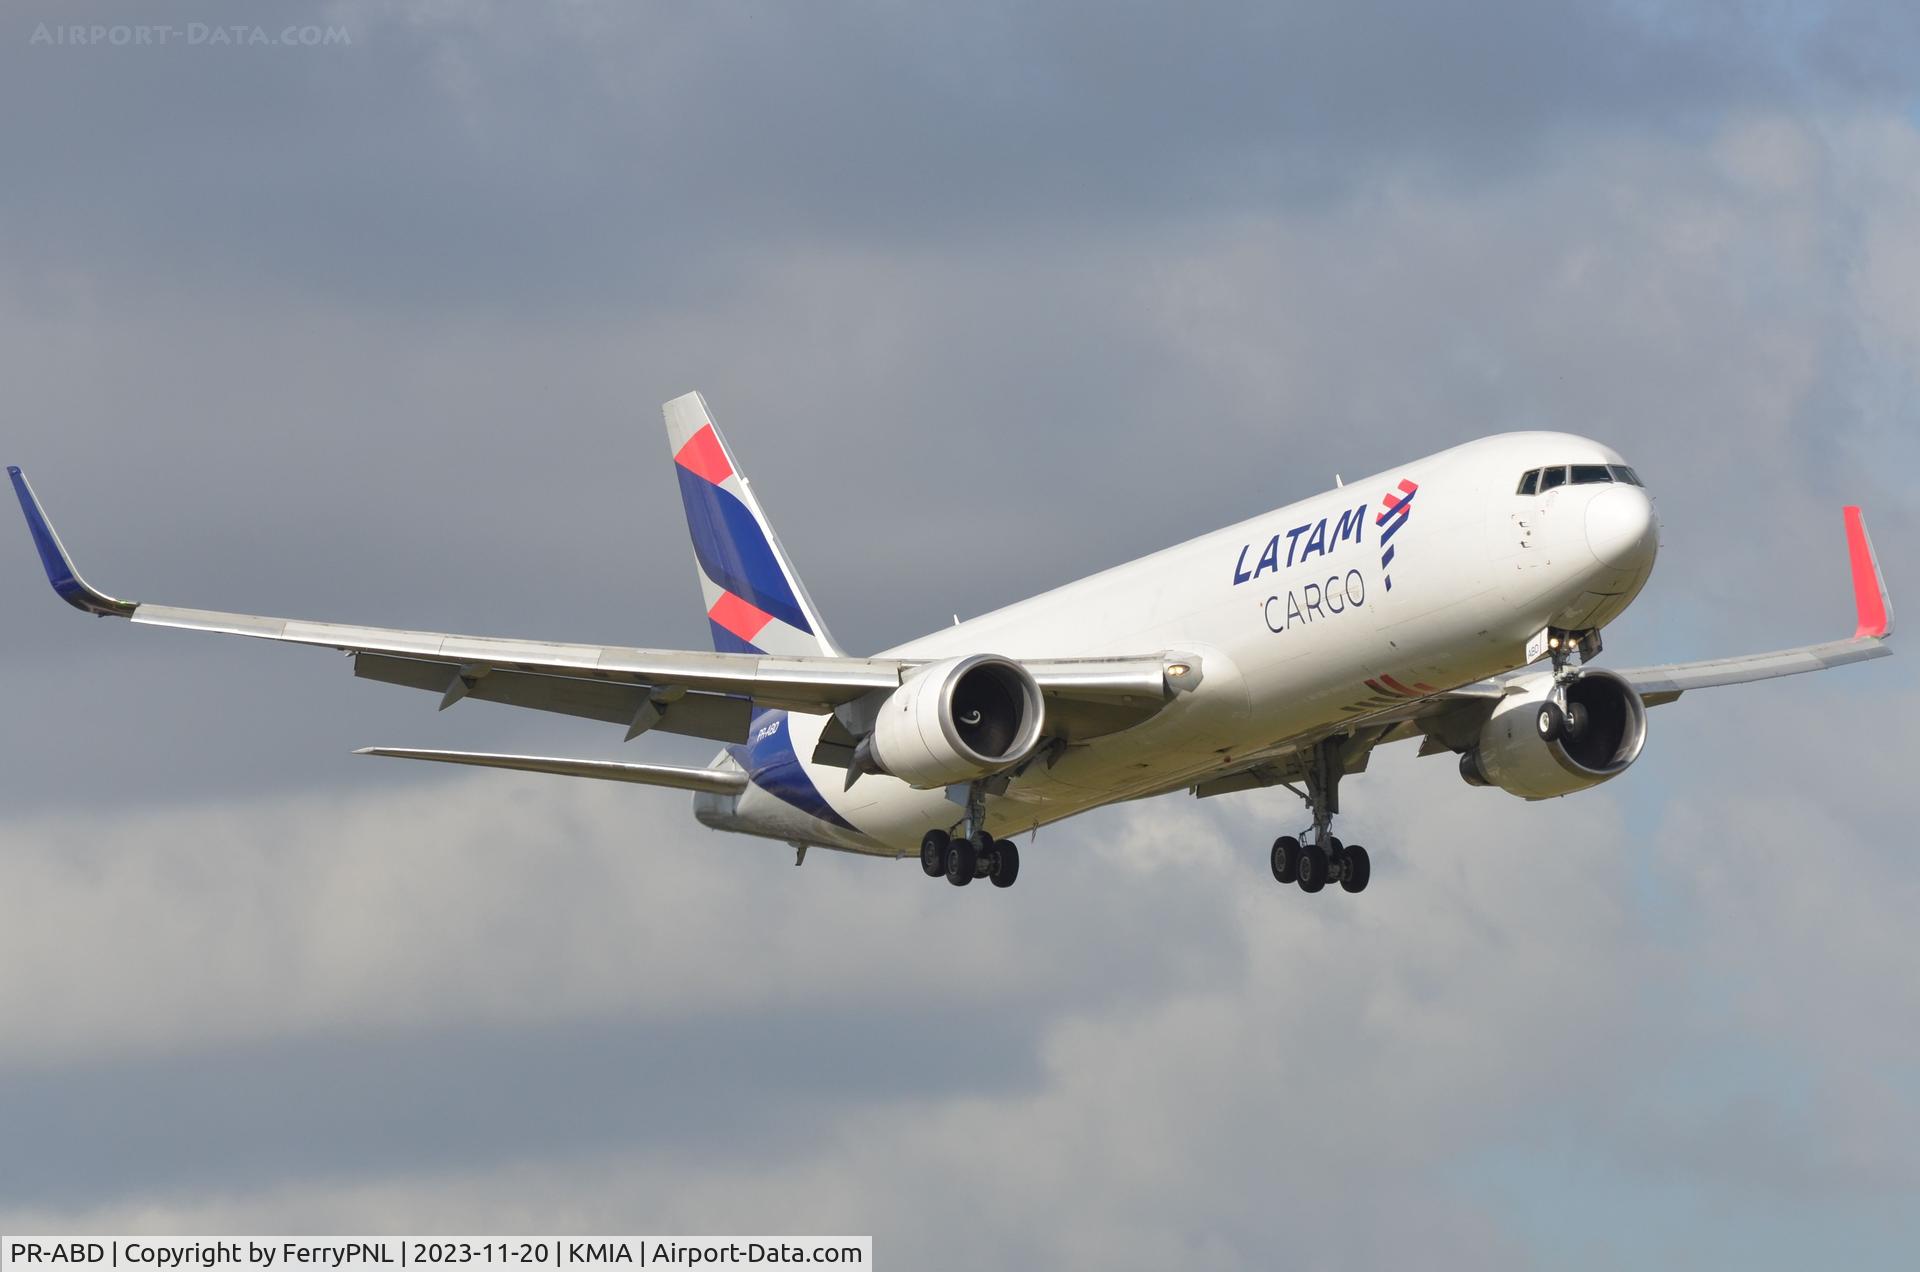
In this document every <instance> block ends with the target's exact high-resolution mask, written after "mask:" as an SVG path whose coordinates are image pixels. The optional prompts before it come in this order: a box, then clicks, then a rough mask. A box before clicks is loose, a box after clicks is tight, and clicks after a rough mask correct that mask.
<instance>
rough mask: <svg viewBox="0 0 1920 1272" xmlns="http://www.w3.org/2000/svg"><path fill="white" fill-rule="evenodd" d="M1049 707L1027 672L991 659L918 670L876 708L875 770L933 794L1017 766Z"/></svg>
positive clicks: (871, 744)
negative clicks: (943, 787)
mask: <svg viewBox="0 0 1920 1272" xmlns="http://www.w3.org/2000/svg"><path fill="white" fill-rule="evenodd" d="M1045 714H1046V706H1045V704H1044V702H1042V700H1041V697H1040V686H1039V685H1038V684H1037V683H1036V682H1035V681H1034V678H1033V676H1032V674H1031V673H1030V672H1028V671H1027V669H1026V668H1025V667H1022V666H1021V665H1020V664H1019V663H1017V662H1014V661H1013V660H1011V659H1008V658H1001V657H998V656H997V655H994V654H974V655H973V656H971V657H968V658H950V659H948V660H947V661H945V662H937V663H933V664H931V665H929V666H926V667H923V668H921V669H920V670H919V671H918V672H916V673H914V676H913V678H912V679H911V680H909V681H907V683H905V684H903V685H901V686H900V687H899V688H898V689H896V690H894V691H893V693H892V694H891V695H890V696H889V697H888V698H887V700H886V702H884V703H883V704H881V707H880V712H879V715H878V717H877V718H876V719H875V720H874V724H873V734H872V736H871V738H870V739H869V744H868V747H867V751H868V754H869V755H870V756H871V758H872V761H873V766H874V767H875V768H876V769H878V770H879V771H880V772H882V773H886V774H888V775H890V776H893V777H897V778H899V779H900V780H901V781H903V782H905V783H907V784H908V785H909V786H915V787H918V788H919V789H921V790H932V789H934V788H936V787H941V786H952V785H954V784H956V783H959V782H970V781H972V780H974V779H975V778H980V777H985V776H987V775H988V774H990V773H997V772H999V771H1000V770H1002V769H1004V768H1007V767H1008V766H1010V765H1014V764H1018V763H1019V762H1020V761H1021V760H1024V759H1026V758H1027V756H1029V755H1031V754H1032V753H1033V748H1034V747H1035V746H1037V745H1038V744H1039V742H1040V725H1041V723H1042V720H1043V718H1044V716H1045Z"/></svg>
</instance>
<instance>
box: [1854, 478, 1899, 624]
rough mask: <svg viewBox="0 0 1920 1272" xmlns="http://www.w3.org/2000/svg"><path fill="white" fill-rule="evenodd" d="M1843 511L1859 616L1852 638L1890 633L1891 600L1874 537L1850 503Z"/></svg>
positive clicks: (1858, 511) (1857, 509)
mask: <svg viewBox="0 0 1920 1272" xmlns="http://www.w3.org/2000/svg"><path fill="white" fill-rule="evenodd" d="M1842 511H1843V512H1844V513H1845V515H1846V519H1847V560H1848V561H1849V562H1850V563H1851V564H1852V566H1853V606H1854V609H1855V610H1856V611H1858V613H1859V616H1860V625H1859V626H1858V627H1856V628H1855V629H1854V633H1853V638H1854V639H1855V640H1880V639H1882V638H1884V637H1887V636H1891V635H1893V602H1892V601H1891V600H1889V599H1888V598H1887V581H1886V579H1885V578H1884V577H1883V576H1882V575H1881V573H1880V558H1879V557H1878V556H1876V555H1875V554H1874V551H1873V540H1872V539H1871V538H1869V537H1868V535H1867V522H1866V518H1865V517H1863V516H1861V514H1860V509H1859V508H1857V507H1853V506H1851V505H1849V506H1848V507H1846V508H1845V509H1843V510H1842Z"/></svg>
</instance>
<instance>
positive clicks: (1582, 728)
mask: <svg viewBox="0 0 1920 1272" xmlns="http://www.w3.org/2000/svg"><path fill="white" fill-rule="evenodd" d="M1587 719H1588V715H1587V709H1586V707H1585V706H1584V705H1582V704H1581V703H1578V702H1576V703H1573V704H1572V705H1570V706H1569V707H1568V708H1567V737H1568V738H1577V737H1579V736H1580V735H1581V734H1582V733H1585V732H1586V731H1587Z"/></svg>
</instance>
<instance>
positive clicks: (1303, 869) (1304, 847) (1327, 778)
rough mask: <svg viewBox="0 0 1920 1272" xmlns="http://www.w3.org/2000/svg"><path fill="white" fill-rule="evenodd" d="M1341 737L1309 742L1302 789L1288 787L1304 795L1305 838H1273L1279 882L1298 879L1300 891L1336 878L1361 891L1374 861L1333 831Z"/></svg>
mask: <svg viewBox="0 0 1920 1272" xmlns="http://www.w3.org/2000/svg"><path fill="white" fill-rule="evenodd" d="M1344 740H1345V739H1343V738H1328V739H1326V740H1325V741H1322V742H1318V743H1316V744H1315V745H1314V748H1313V751H1312V753H1311V754H1309V755H1308V757H1307V789H1306V790H1304V791H1302V790H1300V789H1299V788H1298V787H1295V786H1293V785H1292V784H1291V783H1289V784H1288V786H1287V789H1288V790H1291V791H1293V793H1294V794H1296V795H1298V796H1300V798H1301V799H1303V800H1305V801H1306V804H1307V808H1308V809H1309V810H1310V811H1311V812H1312V813H1313V826H1312V827H1311V828H1310V829H1309V830H1307V831H1306V832H1305V839H1304V841H1303V840H1301V839H1299V838H1296V837H1294V836H1293V835H1282V836H1280V838H1278V839H1276V840H1274V841H1273V852H1272V854H1271V857H1270V864H1271V865H1272V866H1273V877H1274V878H1275V879H1277V880H1279V881H1280V882H1281V883H1297V884H1299V885H1300V891H1302V892H1318V891H1320V889H1322V888H1324V887H1326V886H1327V885H1328V884H1329V883H1335V882H1337V883H1339V885H1340V886H1341V887H1342V888H1344V889H1346V890H1347V891H1348V892H1363V891H1365V890H1366V886H1367V880H1368V879H1369V878H1371V877H1372V875H1373V863H1372V860H1371V859H1370V858H1369V857H1368V856H1367V850H1366V849H1365V848H1362V847H1361V846H1360V845H1359V844H1343V843H1341V842H1340V841H1339V840H1338V839H1336V838H1334V836H1333V833H1332V827H1333V815H1334V814H1335V813H1337V812H1339V811H1340V775H1341V773H1342V772H1343V767H1342V765H1341V762H1340V755H1339V745H1340V743H1341V742H1343V741H1344Z"/></svg>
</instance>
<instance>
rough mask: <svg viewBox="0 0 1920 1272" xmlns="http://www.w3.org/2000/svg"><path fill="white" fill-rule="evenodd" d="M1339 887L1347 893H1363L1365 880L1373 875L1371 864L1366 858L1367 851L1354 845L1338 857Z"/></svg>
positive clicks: (1365, 888) (1365, 885)
mask: <svg viewBox="0 0 1920 1272" xmlns="http://www.w3.org/2000/svg"><path fill="white" fill-rule="evenodd" d="M1340 862H1341V865H1340V886H1341V887H1343V888H1345V889H1346V890H1347V891H1348V892H1365V891H1366V890H1367V880H1368V879H1369V878H1371V877H1372V875H1373V862H1372V861H1371V860H1370V859H1369V858H1368V857H1367V850H1366V849H1365V848H1362V847H1361V846H1360V845H1359V844H1354V845H1353V846H1352V847H1350V848H1348V849H1347V850H1346V851H1345V852H1343V853H1342V854H1341V857H1340Z"/></svg>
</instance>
